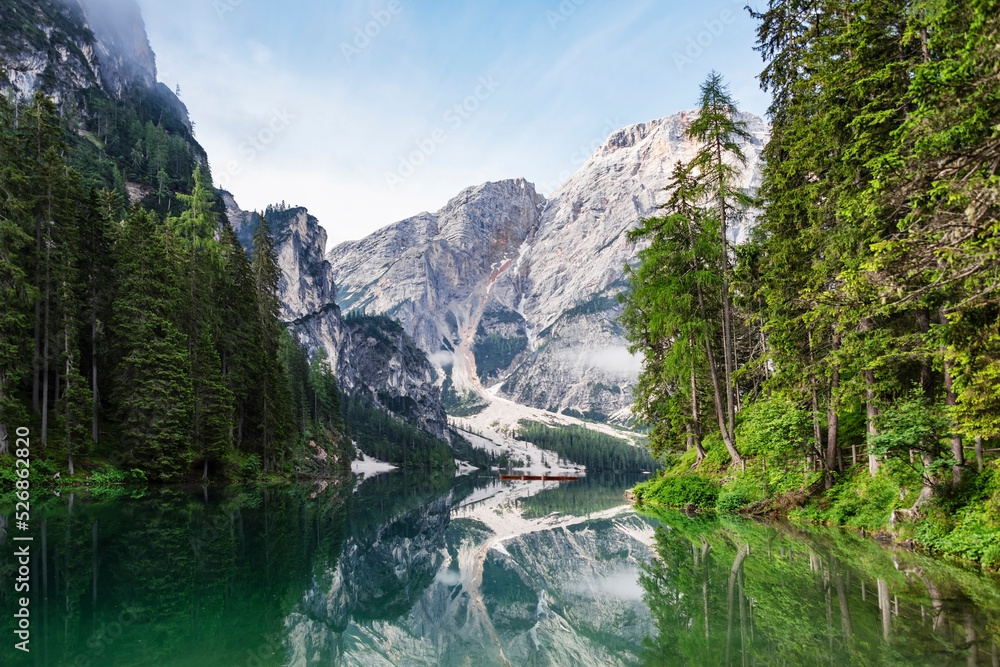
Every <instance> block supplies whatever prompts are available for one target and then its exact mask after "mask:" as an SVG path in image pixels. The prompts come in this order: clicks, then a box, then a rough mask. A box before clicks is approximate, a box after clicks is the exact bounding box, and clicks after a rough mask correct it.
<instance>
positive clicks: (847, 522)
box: [633, 442, 1000, 570]
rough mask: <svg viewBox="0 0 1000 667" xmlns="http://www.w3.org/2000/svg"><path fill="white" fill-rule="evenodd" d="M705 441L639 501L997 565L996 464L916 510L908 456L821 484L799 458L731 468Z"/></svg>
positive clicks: (999, 496) (999, 484) (644, 486)
mask: <svg viewBox="0 0 1000 667" xmlns="http://www.w3.org/2000/svg"><path fill="white" fill-rule="evenodd" d="M707 444H709V446H708V448H707V452H708V456H707V458H706V459H705V460H704V461H703V462H702V463H701V465H700V466H697V467H694V464H695V455H694V452H689V453H686V454H684V455H683V456H681V457H679V458H677V459H676V460H675V461H674V463H673V465H671V466H670V467H669V468H667V469H665V470H663V471H662V472H661V473H660V474H658V475H657V476H656V477H654V478H652V479H650V480H648V481H646V482H643V483H641V484H638V485H637V486H636V487H635V488H634V489H633V493H634V495H635V498H636V502H637V504H639V505H640V506H645V507H647V508H648V509H656V508H678V507H680V508H684V507H687V508H696V509H698V510H708V511H715V512H719V513H731V514H743V515H752V516H778V517H786V518H788V519H790V520H792V521H804V522H810V523H815V524H822V525H830V526H842V527H845V528H853V529H856V530H858V531H859V532H863V533H865V534H871V535H874V536H876V537H879V538H883V539H891V540H892V541H895V542H908V541H910V540H912V544H914V545H915V546H919V547H921V548H923V549H925V550H927V551H928V552H931V553H934V554H938V555H943V556H949V557H956V558H962V559H966V560H970V561H973V562H976V563H979V564H981V565H982V566H983V567H985V568H989V569H992V570H997V569H1000V461H992V462H989V463H987V464H986V465H985V467H984V468H983V470H982V471H981V472H979V471H976V470H975V469H970V470H968V471H967V473H966V475H965V479H964V481H963V482H962V483H961V484H960V485H959V486H957V487H951V486H950V485H943V484H942V485H939V486H938V487H937V492H936V493H935V495H934V497H933V498H931V499H930V500H928V501H926V502H923V503H921V504H919V506H918V507H917V509H916V510H915V511H913V508H914V505H915V503H917V500H918V497H919V495H920V490H921V481H922V480H921V476H920V474H919V473H918V472H917V471H916V470H915V469H914V468H913V467H911V466H909V465H907V464H906V463H905V461H900V460H893V461H889V462H887V463H886V464H885V465H883V466H882V467H881V469H880V470H879V471H878V473H877V474H876V475H875V476H871V475H870V474H869V472H868V470H867V468H865V467H863V466H858V467H855V468H852V469H850V470H848V471H846V472H844V473H841V474H840V475H838V476H836V477H835V478H834V479H833V480H832V482H833V483H832V485H831V486H830V488H826V484H825V483H824V474H823V473H822V472H820V471H815V470H812V469H811V468H810V467H809V466H808V465H807V464H805V463H803V462H801V461H800V460H797V461H793V460H791V459H788V458H783V459H782V458H777V457H775V458H769V457H764V456H759V457H757V458H754V459H749V458H748V459H747V460H746V463H745V466H744V467H738V466H730V465H728V464H727V462H726V460H725V450H724V449H723V447H722V444H721V443H711V442H709V443H707Z"/></svg>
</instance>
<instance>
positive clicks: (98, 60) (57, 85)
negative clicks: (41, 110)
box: [0, 0, 191, 130]
mask: <svg viewBox="0 0 1000 667" xmlns="http://www.w3.org/2000/svg"><path fill="white" fill-rule="evenodd" d="M4 14H5V16H4V23H3V26H4V27H3V31H2V33H0V61H2V63H3V68H4V69H5V70H6V79H7V85H9V86H10V87H12V88H13V89H14V90H15V91H16V93H17V95H18V96H20V97H29V96H31V95H32V94H34V93H35V92H36V91H41V92H43V93H46V94H47V95H49V96H51V97H52V98H53V99H55V100H56V101H57V102H58V103H61V104H67V103H68V104H71V105H74V106H76V107H77V109H78V110H79V111H82V112H84V114H86V113H87V112H88V111H89V109H88V105H87V102H88V92H89V91H93V90H95V89H96V90H98V91H100V92H101V93H103V94H104V95H106V96H107V97H110V98H115V99H121V98H123V97H125V96H127V95H128V94H129V93H130V92H135V91H142V92H146V93H149V94H150V95H152V96H155V97H156V98H158V99H159V100H161V101H162V102H164V103H165V104H167V105H168V106H169V107H171V108H172V109H173V111H174V112H175V114H176V115H177V116H178V118H180V119H181V121H182V122H183V123H184V124H185V125H186V126H187V128H188V129H189V130H190V129H191V121H190V119H189V118H188V112H187V108H186V107H185V106H184V104H183V103H182V102H181V101H180V100H179V99H178V98H177V96H176V95H174V93H173V92H172V91H171V90H170V89H169V88H167V87H166V86H165V85H163V84H162V83H158V82H157V80H156V56H155V54H154V53H153V50H152V48H151V47H150V45H149V38H148V37H147V36H146V26H145V23H144V22H143V20H142V13H141V11H140V9H139V5H138V4H136V3H135V2H134V0H79V1H77V0H5V2H4Z"/></svg>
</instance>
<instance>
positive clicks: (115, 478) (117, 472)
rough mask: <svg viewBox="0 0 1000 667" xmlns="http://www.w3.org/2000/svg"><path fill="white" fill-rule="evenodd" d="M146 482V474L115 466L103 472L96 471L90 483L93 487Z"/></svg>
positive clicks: (91, 475)
mask: <svg viewBox="0 0 1000 667" xmlns="http://www.w3.org/2000/svg"><path fill="white" fill-rule="evenodd" d="M145 481H146V473H145V472H143V471H142V470H139V469H138V468H132V469H131V470H122V469H120V468H116V467H114V466H108V467H106V468H103V469H101V470H95V471H94V472H92V473H91V474H90V483H91V485H92V486H116V485H122V484H142V483H143V482H145Z"/></svg>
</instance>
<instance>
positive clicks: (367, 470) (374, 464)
mask: <svg viewBox="0 0 1000 667" xmlns="http://www.w3.org/2000/svg"><path fill="white" fill-rule="evenodd" d="M354 449H355V450H356V451H357V452H358V457H357V458H356V459H354V460H353V461H351V472H352V473H354V474H355V475H360V476H361V479H360V480H358V481H360V482H363V481H365V480H366V479H368V478H370V477H375V476H376V475H381V474H382V473H386V472H389V471H390V470H395V469H396V466H394V465H392V464H391V463H387V462H386V461H380V460H379V459H376V458H374V457H371V456H368V455H366V454H365V453H364V452H363V451H361V449H360V448H359V447H358V443H356V442H355V443H354Z"/></svg>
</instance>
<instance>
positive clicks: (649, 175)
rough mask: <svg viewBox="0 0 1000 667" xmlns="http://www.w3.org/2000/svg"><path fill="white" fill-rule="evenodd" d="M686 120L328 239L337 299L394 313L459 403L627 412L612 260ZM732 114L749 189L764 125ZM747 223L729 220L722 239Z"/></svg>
mask: <svg viewBox="0 0 1000 667" xmlns="http://www.w3.org/2000/svg"><path fill="white" fill-rule="evenodd" d="M693 114H694V112H692V111H688V112H681V113H677V114H674V115H672V116H669V117H667V118H662V119H659V120H654V121H650V122H648V123H640V124H637V125H632V126H630V127H626V128H624V129H621V130H618V131H617V132H614V133H613V134H612V135H611V136H610V137H609V138H608V139H607V141H605V142H604V144H602V145H601V146H600V147H599V148H598V149H597V150H596V151H595V153H594V154H593V156H591V158H590V159H589V160H588V161H587V162H586V164H584V165H583V166H582V167H581V168H580V169H579V170H578V171H577V172H576V173H575V174H574V175H573V176H572V177H571V178H570V179H569V180H568V181H567V182H566V183H564V184H563V185H562V186H560V187H559V188H558V189H557V190H556V191H555V192H553V193H552V195H551V197H550V198H549V199H548V200H545V199H544V198H543V197H542V196H541V195H539V194H538V193H537V192H535V190H534V187H533V186H532V185H531V184H530V183H527V182H526V181H524V180H511V181H502V182H499V183H486V184H484V185H481V186H478V187H473V188H468V189H466V190H464V191H463V192H462V193H460V194H459V195H458V196H457V197H455V198H454V199H452V200H451V201H450V202H449V203H448V204H447V205H446V206H445V207H444V208H443V209H441V210H440V211H438V212H436V213H422V214H420V215H418V216H415V217H413V218H409V219H407V220H403V221H401V222H398V223H395V224H393V225H390V226H388V227H386V228H384V229H382V230H379V231H378V232H375V233H374V234H372V235H370V236H368V237H366V238H364V239H362V240H360V241H352V242H348V243H343V244H340V245H338V246H337V247H335V248H333V249H332V250H331V251H330V252H329V254H328V259H329V260H330V263H331V264H332V266H333V271H334V277H335V279H336V280H337V282H338V284H339V285H340V287H341V294H342V300H341V305H342V306H343V307H344V308H345V309H356V310H359V311H363V312H367V313H383V314H387V315H389V316H392V317H394V318H397V319H398V320H399V321H400V322H401V323H402V324H403V326H404V328H405V329H406V331H407V332H408V333H410V334H411V335H412V336H413V337H414V339H415V340H416V341H417V343H418V344H419V345H420V346H421V347H422V348H423V349H424V351H425V352H427V354H428V355H429V357H430V359H431V361H432V362H433V363H434V364H435V365H436V366H437V367H438V368H439V369H440V370H441V378H442V382H443V384H444V385H445V389H446V391H448V392H452V391H454V392H455V394H456V395H457V396H458V402H459V403H461V398H462V395H463V394H474V395H476V396H478V397H479V398H489V394H495V395H499V396H503V397H506V398H509V399H512V400H514V401H517V402H520V403H524V404H526V405H531V406H534V407H538V408H543V409H551V410H555V411H561V412H565V413H568V414H573V415H579V416H586V417H590V418H594V419H598V420H604V419H621V420H627V418H628V416H629V410H628V408H629V406H630V405H631V401H632V389H633V387H634V385H635V382H636V380H637V377H638V374H639V371H640V364H639V360H638V359H637V358H635V357H633V356H632V355H631V354H629V352H628V344H627V341H626V340H625V338H624V336H623V331H622V329H621V327H620V325H619V324H618V322H617V319H618V316H619V315H620V313H621V306H620V304H619V303H618V300H617V296H618V294H619V293H620V292H621V291H622V289H623V288H624V287H625V285H626V282H625V273H624V267H625V265H626V264H627V263H630V262H635V260H636V251H637V248H636V247H633V246H632V245H631V244H630V243H629V241H628V238H627V232H628V231H629V230H630V229H632V228H633V227H635V225H636V224H637V223H638V222H639V221H640V220H642V219H643V218H646V217H649V216H651V215H655V213H656V211H657V208H658V207H659V206H660V205H661V204H662V203H663V202H664V201H665V199H666V194H665V192H664V188H665V186H666V185H667V183H668V182H669V178H670V173H671V170H672V169H673V166H674V165H675V164H676V163H677V162H678V161H685V160H688V159H690V158H691V157H692V155H693V154H694V152H695V150H696V146H695V145H694V144H693V143H692V142H691V141H689V140H688V139H687V138H686V136H685V130H686V128H687V125H688V123H689V121H690V118H691V117H692V116H693ZM742 120H744V121H745V122H746V123H747V126H748V129H749V131H750V134H751V139H750V141H749V142H747V143H746V145H744V147H743V148H744V151H745V153H746V155H747V158H748V162H747V165H746V169H745V170H744V174H745V176H744V178H743V182H742V185H743V186H744V187H746V188H753V187H755V186H756V184H757V182H758V179H759V174H758V167H759V162H760V154H761V151H762V150H763V147H764V144H765V143H766V141H767V137H768V131H769V130H768V127H767V125H766V124H765V123H764V121H763V120H761V119H760V118H757V117H756V116H753V115H750V114H745V115H744V116H743V118H742ZM750 223H751V221H750V220H743V221H739V222H738V223H737V224H735V225H734V226H733V229H732V237H733V240H734V241H737V242H738V241H740V240H742V239H743V238H744V237H745V235H746V233H747V230H748V227H749V224H750ZM474 402H475V400H474V399H470V400H467V401H466V402H465V403H466V404H469V403H474Z"/></svg>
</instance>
